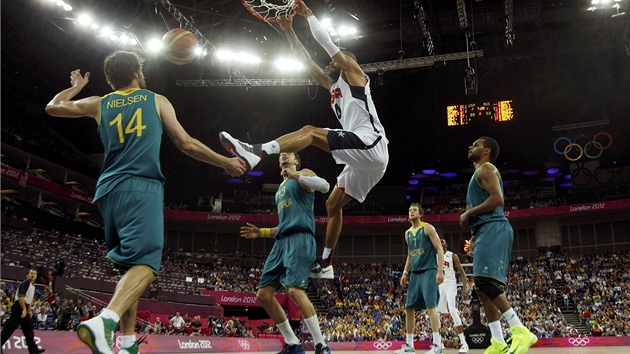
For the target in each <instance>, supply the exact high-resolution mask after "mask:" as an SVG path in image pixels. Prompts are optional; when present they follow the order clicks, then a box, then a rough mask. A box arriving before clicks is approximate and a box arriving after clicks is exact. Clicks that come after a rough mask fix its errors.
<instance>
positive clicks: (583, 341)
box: [569, 337, 591, 347]
mask: <svg viewBox="0 0 630 354" xmlns="http://www.w3.org/2000/svg"><path fill="white" fill-rule="evenodd" d="M590 341H591V340H590V339H588V338H586V337H576V338H569V343H571V344H572V345H573V346H575V347H584V346H586V345H587V344H588V343H589V342H590Z"/></svg>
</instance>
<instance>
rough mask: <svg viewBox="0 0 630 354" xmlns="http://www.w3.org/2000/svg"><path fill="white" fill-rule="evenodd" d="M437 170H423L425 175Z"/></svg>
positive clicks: (432, 173)
mask: <svg viewBox="0 0 630 354" xmlns="http://www.w3.org/2000/svg"><path fill="white" fill-rule="evenodd" d="M436 172H437V171H436V170H422V173H424V174H425V175H434V174H435V173H436Z"/></svg>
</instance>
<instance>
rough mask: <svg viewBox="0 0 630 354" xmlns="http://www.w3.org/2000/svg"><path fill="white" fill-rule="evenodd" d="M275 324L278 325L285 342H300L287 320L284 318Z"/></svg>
mask: <svg viewBox="0 0 630 354" xmlns="http://www.w3.org/2000/svg"><path fill="white" fill-rule="evenodd" d="M276 326H278V329H279V330H280V333H282V336H283V337H284V341H285V342H286V343H287V344H299V343H300V340H299V339H298V338H297V337H296V336H295V333H293V329H292V328H291V325H290V324H289V320H286V321H284V322H282V323H278V324H276Z"/></svg>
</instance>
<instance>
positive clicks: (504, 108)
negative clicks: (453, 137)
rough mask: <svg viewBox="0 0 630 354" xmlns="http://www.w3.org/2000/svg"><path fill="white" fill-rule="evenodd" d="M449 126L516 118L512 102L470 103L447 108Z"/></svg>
mask: <svg viewBox="0 0 630 354" xmlns="http://www.w3.org/2000/svg"><path fill="white" fill-rule="evenodd" d="M446 117H447V119H448V125H449V126H453V125H466V124H470V123H472V122H474V121H476V120H492V121H495V122H505V121H509V120H512V118H514V112H513V111H512V100H509V101H499V102H483V103H480V104H479V103H468V104H461V105H457V106H446Z"/></svg>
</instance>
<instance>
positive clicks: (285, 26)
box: [278, 16, 293, 32]
mask: <svg viewBox="0 0 630 354" xmlns="http://www.w3.org/2000/svg"><path fill="white" fill-rule="evenodd" d="M278 24H279V25H280V28H282V30H283V31H285V32H289V31H290V30H291V28H292V27H293V19H291V18H289V17H287V16H280V17H278Z"/></svg>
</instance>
